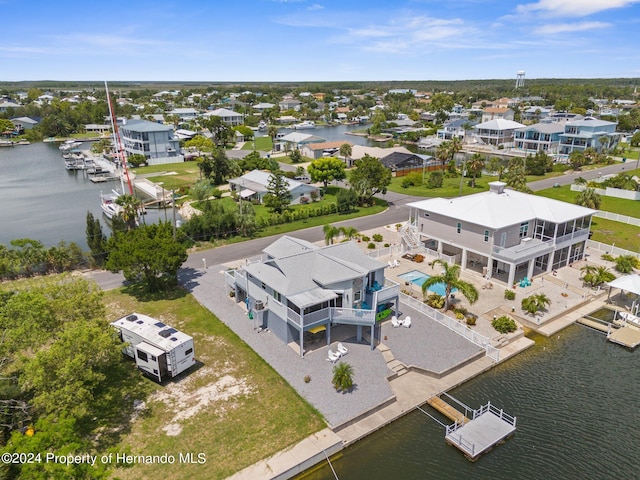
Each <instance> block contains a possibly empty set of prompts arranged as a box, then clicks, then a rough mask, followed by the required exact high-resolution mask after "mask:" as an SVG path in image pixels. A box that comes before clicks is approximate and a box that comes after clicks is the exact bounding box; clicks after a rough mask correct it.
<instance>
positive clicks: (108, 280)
mask: <svg viewBox="0 0 640 480" xmlns="http://www.w3.org/2000/svg"><path fill="white" fill-rule="evenodd" d="M635 163H636V162H627V163H618V164H615V165H610V166H607V167H602V168H600V169H597V170H589V171H584V172H575V173H573V172H572V173H567V174H565V175H562V176H560V177H554V178H548V179H544V180H539V181H537V182H531V183H529V187H530V188H531V189H532V190H543V189H545V188H551V187H553V185H554V184H556V183H557V184H560V185H568V184H571V183H573V181H574V180H575V179H576V178H577V177H583V178H586V179H587V180H592V179H595V178H598V177H599V176H600V175H606V174H611V173H619V172H622V171H624V170H625V168H626V170H631V169H633V168H635ZM381 197H382V198H384V199H385V200H386V201H387V202H389V208H388V209H387V210H385V211H384V212H382V213H379V214H376V215H369V216H366V217H360V218H354V219H351V220H345V221H343V222H336V223H335V225H336V226H351V227H354V228H356V229H357V230H359V231H361V232H362V231H366V230H370V229H373V228H377V227H380V226H381V225H393V224H396V223H401V222H404V221H406V220H407V219H408V216H409V212H408V210H407V208H406V207H405V206H406V204H407V203H410V202H415V201H418V200H423V197H413V196H409V195H403V194H401V193H395V192H388V193H386V194H385V195H381ZM292 234H293V235H295V236H296V237H298V238H302V239H303V240H307V241H309V242H317V241H320V240H323V239H324V234H323V232H322V227H321V226H320V227H311V228H307V229H304V230H298V231H296V232H292ZM276 238H277V237H273V236H272V237H265V238H257V239H255V240H249V241H246V242H240V243H235V244H232V245H225V246H222V247H217V248H213V249H211V250H206V251H202V252H197V253H192V254H191V255H189V258H188V259H187V261H186V262H185V263H184V265H183V268H194V269H201V268H204V267H205V263H206V265H207V266H211V265H218V264H222V263H227V262H230V261H234V260H240V259H243V258H250V257H253V256H256V255H259V254H260V252H262V250H263V249H264V248H266V247H267V246H268V245H270V244H271V243H272V242H273V241H274V240H275V239H276ZM88 275H89V276H90V277H91V278H93V279H94V280H95V281H96V282H97V283H98V285H100V286H101V287H102V288H103V289H105V290H108V289H111V288H116V287H118V286H120V285H121V283H122V280H123V277H122V275H114V274H110V273H108V272H101V271H98V272H93V273H89V274H88Z"/></svg>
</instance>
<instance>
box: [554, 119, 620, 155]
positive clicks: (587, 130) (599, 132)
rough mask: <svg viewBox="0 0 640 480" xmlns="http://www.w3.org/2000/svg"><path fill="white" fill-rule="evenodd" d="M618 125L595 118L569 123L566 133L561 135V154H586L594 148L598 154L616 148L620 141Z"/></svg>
mask: <svg viewBox="0 0 640 480" xmlns="http://www.w3.org/2000/svg"><path fill="white" fill-rule="evenodd" d="M616 125H617V123H616V122H607V121H605V120H598V119H596V118H593V117H587V118H584V119H582V120H577V121H573V122H567V123H566V124H565V125H564V133H563V134H562V135H560V153H562V154H566V155H569V154H571V153H572V152H575V151H578V152H584V150H585V149H587V148H594V149H595V150H597V151H598V152H601V151H602V150H604V149H607V150H608V149H611V148H615V147H616V145H618V141H619V140H620V134H619V133H616Z"/></svg>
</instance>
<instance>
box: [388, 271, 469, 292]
mask: <svg viewBox="0 0 640 480" xmlns="http://www.w3.org/2000/svg"><path fill="white" fill-rule="evenodd" d="M398 277H400V278H402V279H403V280H404V281H406V282H411V283H413V284H415V285H418V286H419V287H421V288H422V284H423V283H424V282H425V280H426V279H428V278H430V277H431V276H430V275H427V274H426V273H422V272H421V271H420V270H412V271H410V272H407V273H403V274H401V275H398ZM429 291H430V292H433V293H437V294H438V295H442V296H444V293H445V285H444V283H436V284H435V285H431V286H430V287H429ZM456 291H457V289H455V288H454V289H453V290H451V293H453V292H456Z"/></svg>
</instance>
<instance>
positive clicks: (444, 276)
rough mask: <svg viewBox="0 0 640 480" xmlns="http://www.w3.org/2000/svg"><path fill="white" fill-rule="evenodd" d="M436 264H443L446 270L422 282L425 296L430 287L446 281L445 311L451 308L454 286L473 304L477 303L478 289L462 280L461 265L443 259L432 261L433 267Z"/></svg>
mask: <svg viewBox="0 0 640 480" xmlns="http://www.w3.org/2000/svg"><path fill="white" fill-rule="evenodd" d="M436 264H440V265H442V267H443V269H444V270H443V271H442V273H441V274H440V275H433V276H431V277H429V278H428V279H427V280H425V282H424V283H423V284H422V294H423V296H424V295H425V294H426V292H427V290H429V287H431V286H433V285H435V284H436V283H444V291H445V295H444V297H445V299H444V309H443V311H445V312H446V311H447V310H448V309H449V304H450V302H451V291H452V290H453V289H454V288H455V289H457V290H458V291H459V292H460V293H461V294H462V296H464V298H466V299H467V300H468V302H469V303H470V304H471V305H473V304H474V303H476V300H478V290H477V289H476V287H474V286H473V285H472V284H471V283H469V282H465V281H464V280H460V265H456V264H454V265H449V264H448V263H447V262H445V261H443V260H440V259H436V260H434V261H433V262H432V263H431V266H432V268H433V267H435V266H436Z"/></svg>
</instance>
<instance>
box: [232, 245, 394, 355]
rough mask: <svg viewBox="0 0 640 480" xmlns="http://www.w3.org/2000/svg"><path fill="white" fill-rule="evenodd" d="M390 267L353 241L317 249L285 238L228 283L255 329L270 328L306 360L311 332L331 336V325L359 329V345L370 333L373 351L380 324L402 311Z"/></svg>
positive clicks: (235, 273) (328, 338)
mask: <svg viewBox="0 0 640 480" xmlns="http://www.w3.org/2000/svg"><path fill="white" fill-rule="evenodd" d="M386 266H387V265H385V264H384V263H381V262H379V261H378V260H375V259H373V258H371V257H369V256H367V255H366V254H365V253H364V252H362V250H361V249H360V248H358V246H357V244H356V243H354V242H343V243H339V244H336V245H327V246H323V247H318V246H316V245H314V244H312V243H309V242H307V241H305V240H301V239H297V238H293V237H289V236H286V235H285V236H282V237H280V238H279V239H278V240H276V241H275V242H274V243H272V244H271V245H269V246H268V247H267V248H265V249H264V250H263V256H262V258H261V260H260V261H256V262H249V263H248V264H247V265H245V266H243V267H242V268H240V269H238V270H235V271H233V272H226V273H225V276H226V279H225V281H226V284H227V286H228V288H229V289H230V291H233V293H234V295H235V299H236V301H237V302H245V303H246V304H247V308H248V311H249V315H250V316H252V317H254V321H255V322H257V325H256V327H258V326H259V327H260V328H268V329H269V330H270V331H271V332H272V333H273V334H274V335H276V336H277V337H278V338H280V339H281V340H282V341H283V342H284V343H285V344H292V345H294V346H297V347H299V352H300V356H304V349H305V347H304V345H305V336H306V333H307V332H314V333H318V332H322V331H324V332H326V341H327V345H329V344H330V343H331V326H332V325H340V324H344V325H354V326H356V330H357V338H358V341H361V340H362V338H363V328H367V327H368V329H369V330H370V333H369V334H370V339H369V341H370V343H371V347H372V348H373V347H374V342H375V335H376V333H375V332H376V328H375V327H376V322H377V321H379V320H381V319H383V318H385V317H387V316H388V315H389V314H390V313H391V312H392V311H394V310H397V305H398V302H399V285H398V284H397V283H395V282H392V281H390V280H387V279H385V275H384V269H385V267H386Z"/></svg>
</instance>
